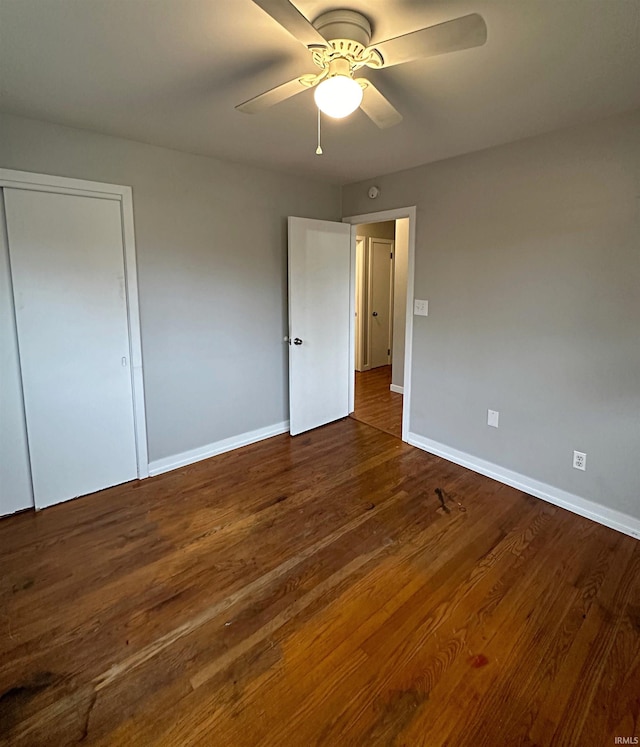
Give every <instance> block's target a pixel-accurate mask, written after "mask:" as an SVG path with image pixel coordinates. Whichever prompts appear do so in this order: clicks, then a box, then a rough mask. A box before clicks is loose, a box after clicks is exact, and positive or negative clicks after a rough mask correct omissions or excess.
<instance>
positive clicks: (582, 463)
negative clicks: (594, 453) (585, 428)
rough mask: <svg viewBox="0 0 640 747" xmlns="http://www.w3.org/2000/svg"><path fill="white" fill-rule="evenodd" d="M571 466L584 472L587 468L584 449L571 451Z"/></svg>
mask: <svg viewBox="0 0 640 747" xmlns="http://www.w3.org/2000/svg"><path fill="white" fill-rule="evenodd" d="M573 466H574V468H575V469H579V470H582V472H585V471H586V469H587V455H586V454H585V453H584V451H574V452H573Z"/></svg>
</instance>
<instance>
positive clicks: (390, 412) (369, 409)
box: [351, 366, 403, 438]
mask: <svg viewBox="0 0 640 747" xmlns="http://www.w3.org/2000/svg"><path fill="white" fill-rule="evenodd" d="M390 384H391V366H379V367H378V368H372V369H371V370H370V371H356V397H355V410H354V412H353V414H352V416H351V417H353V418H355V419H356V420H359V421H360V422H361V423H366V424H367V425H371V426H373V427H374V428H377V429H378V430H380V431H384V432H385V433H389V434H391V435H392V436H396V437H397V438H402V399H403V398H402V395H401V394H398V393H396V392H392V391H391V390H390V389H389V386H390Z"/></svg>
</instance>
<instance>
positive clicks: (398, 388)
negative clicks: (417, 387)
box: [389, 384, 404, 394]
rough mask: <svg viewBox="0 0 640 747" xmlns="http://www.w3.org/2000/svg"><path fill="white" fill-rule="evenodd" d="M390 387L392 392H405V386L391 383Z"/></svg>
mask: <svg viewBox="0 0 640 747" xmlns="http://www.w3.org/2000/svg"><path fill="white" fill-rule="evenodd" d="M389 389H391V391H392V392H396V393H397V394H404V387H403V386H398V385H397V384H389Z"/></svg>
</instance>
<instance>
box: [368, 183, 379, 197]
mask: <svg viewBox="0 0 640 747" xmlns="http://www.w3.org/2000/svg"><path fill="white" fill-rule="evenodd" d="M379 194H380V187H376V186H373V187H369V197H370V198H371V199H372V200H375V199H376V197H377V196H378V195H379Z"/></svg>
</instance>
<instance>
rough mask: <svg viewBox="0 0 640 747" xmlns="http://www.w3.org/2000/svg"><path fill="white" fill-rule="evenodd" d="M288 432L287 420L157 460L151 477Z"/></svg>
mask: <svg viewBox="0 0 640 747" xmlns="http://www.w3.org/2000/svg"><path fill="white" fill-rule="evenodd" d="M288 431H289V421H288V420H285V421H283V422H282V423H275V424H274V425H268V426H267V427H266V428H258V429H257V430H255V431H248V432H247V433H240V434H239V435H237V436H232V437H231V438H225V439H223V440H222V441H216V442H215V443H212V444H207V445H206V446H200V447H199V448H197V449H191V451H183V452H182V454H174V455H173V456H170V457H165V458H164V459H157V460H156V461H155V462H149V475H150V476H151V477H153V476H155V475H161V474H162V473H163V472H169V471H170V470H172V469H178V467H184V466H186V465H187V464H193V463H194V462H199V461H201V460H202V459H209V457H213V456H217V455H218V454H224V453H225V452H226V451H233V449H239V448H240V447H241V446H248V445H249V444H254V443H256V441H262V440H264V439H265V438H271V436H278V435H280V434H281V433H287V432H288Z"/></svg>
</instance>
